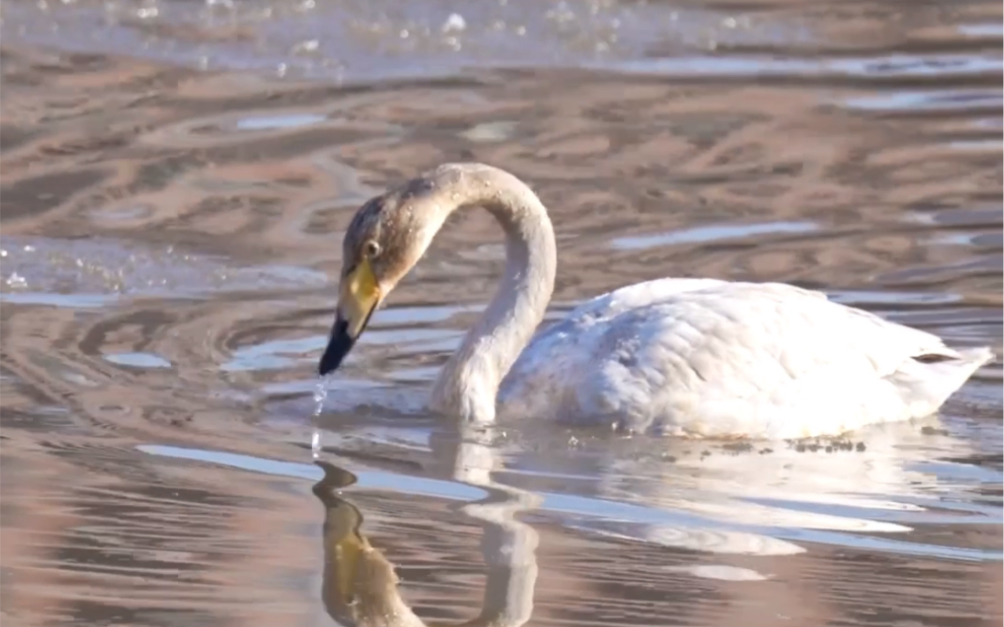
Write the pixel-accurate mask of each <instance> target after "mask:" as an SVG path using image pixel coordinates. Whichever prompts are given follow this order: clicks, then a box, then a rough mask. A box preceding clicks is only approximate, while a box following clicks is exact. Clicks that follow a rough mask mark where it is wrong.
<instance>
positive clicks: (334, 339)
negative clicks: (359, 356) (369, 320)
mask: <svg viewBox="0 0 1004 627" xmlns="http://www.w3.org/2000/svg"><path fill="white" fill-rule="evenodd" d="M355 343H356V341H355V339H353V338H352V337H351V336H350V335H349V324H348V322H346V321H344V320H338V321H337V322H335V327H334V328H333V329H332V330H331V339H329V340H328V346H327V348H325V349H324V354H323V355H321V361H320V363H318V365H317V373H318V374H319V375H320V376H322V377H323V376H324V375H326V374H328V373H329V372H334V371H335V370H337V369H338V367H339V366H341V365H342V360H344V359H345V356H346V355H348V354H349V351H350V350H352V345H353V344H355Z"/></svg>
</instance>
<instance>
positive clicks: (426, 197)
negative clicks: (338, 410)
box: [318, 163, 993, 439]
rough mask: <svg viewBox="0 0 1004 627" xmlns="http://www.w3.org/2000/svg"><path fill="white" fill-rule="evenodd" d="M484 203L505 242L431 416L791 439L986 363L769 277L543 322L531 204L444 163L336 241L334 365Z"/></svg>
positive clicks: (671, 286)
mask: <svg viewBox="0 0 1004 627" xmlns="http://www.w3.org/2000/svg"><path fill="white" fill-rule="evenodd" d="M470 207H483V208H484V209H486V210H488V211H489V212H490V213H491V214H492V215H493V216H494V217H495V219H496V220H497V221H498V223H499V225H500V226H501V227H502V230H503V231H504V232H505V244H506V265H505V271H504V276H503V278H502V280H501V284H500V286H499V288H498V291H497V292H496V294H495V296H494V297H493V298H492V300H491V302H490V303H489V304H488V306H487V308H486V309H485V311H484V313H483V315H482V316H481V318H480V319H479V320H478V322H477V323H475V324H474V326H473V327H472V328H471V329H470V330H469V331H468V333H467V335H466V336H465V337H464V339H463V341H462V343H461V345H460V347H459V349H458V350H457V351H456V352H455V353H454V354H453V355H452V356H451V357H450V358H449V360H448V361H447V362H446V364H445V365H444V366H443V368H442V370H441V371H440V374H439V376H438V378H437V380H436V381H435V383H434V385H433V388H432V392H431V395H430V400H429V406H430V409H432V410H433V411H435V412H437V413H439V414H444V415H448V416H453V417H456V418H459V419H462V420H465V421H470V422H475V423H492V422H494V421H495V420H496V417H497V416H513V417H517V416H526V417H539V418H545V417H546V418H551V419H555V420H558V421H561V422H565V423H573V424H606V425H611V426H613V427H615V428H618V429H624V430H627V431H630V432H636V433H641V432H644V433H654V434H663V435H677V436H684V437H694V438H748V439H790V438H806V437H820V436H830V435H839V434H842V433H845V432H849V431H853V430H855V429H858V428H859V427H862V426H864V425H868V424H872V423H879V422H892V421H902V420H909V419H912V418H917V417H922V416H926V415H929V414H932V413H934V412H936V411H937V409H938V408H939V407H940V406H941V405H942V404H943V403H944V402H945V401H946V400H947V399H948V397H949V396H950V395H951V394H952V393H954V392H955V391H956V390H957V389H959V388H960V387H961V386H962V385H963V383H965V381H966V380H967V379H968V378H969V377H970V376H971V375H972V374H973V373H974V372H975V371H976V369H977V368H979V367H980V366H981V365H983V364H984V363H986V362H987V361H989V360H990V359H991V358H992V357H993V353H992V352H991V350H990V349H989V348H988V347H980V348H967V349H952V348H949V347H948V346H946V345H945V344H944V342H943V341H942V340H941V339H940V338H938V337H937V336H935V335H932V334H930V333H926V332H923V331H919V330H917V329H913V328H910V327H906V326H903V325H900V324H896V323H893V322H889V321H887V320H884V319H882V318H880V317H878V316H876V315H873V314H871V313H868V312H865V311H862V310H859V309H855V308H852V307H848V306H845V305H841V304H839V303H835V302H833V301H830V300H828V299H827V297H826V295H825V294H823V293H820V292H815V291H811V290H806V289H802V288H799V287H795V286H792V285H786V284H781V283H748V282H729V281H723V280H717V279H697V278H685V279H682V278H665V279H656V280H653V281H647V282H643V283H637V284H634V285H629V286H627V287H622V288H620V289H617V290H614V291H612V292H609V293H607V294H603V295H601V296H597V297H595V298H593V299H591V300H589V301H586V302H584V303H582V304H581V305H580V306H578V307H577V308H575V309H574V310H573V311H572V312H571V313H570V314H569V315H568V316H567V317H566V318H565V319H564V320H562V321H559V322H557V323H555V324H553V325H551V326H550V327H548V328H546V329H544V330H543V331H542V332H541V333H539V334H538V335H537V336H536V338H534V339H533V341H532V342H531V341H530V340H531V337H532V336H533V334H534V332H535V330H536V329H537V326H538V325H539V324H540V323H541V321H542V319H543V316H544V312H545V309H546V308H547V304H548V301H549V300H550V297H551V292H552V291H553V288H554V277H555V270H556V265H557V254H556V250H555V248H556V246H555V239H554V229H553V227H552V225H551V221H550V219H549V217H548V214H547V209H546V208H545V207H544V205H543V204H542V203H541V201H540V199H539V198H538V197H537V195H536V194H534V192H533V191H532V190H531V189H530V188H529V187H528V186H527V185H526V184H525V183H523V182H522V181H520V180H519V179H518V178H516V177H515V176H514V175H512V174H510V173H508V172H506V171H505V170H502V169H499V168H497V167H494V166H490V165H485V164H481V163H447V164H443V165H440V166H439V167H437V168H435V169H433V170H431V171H428V172H426V173H424V174H422V175H420V176H418V177H417V178H414V179H412V180H410V181H407V182H405V183H404V184H402V185H400V186H398V187H396V188H394V189H391V190H389V191H387V192H386V193H384V194H382V195H379V196H376V197H374V198H372V199H370V200H369V201H367V202H366V203H365V204H364V205H363V206H362V207H360V208H359V210H358V211H357V212H356V214H355V216H354V217H353V219H352V221H351V222H350V224H349V226H348V228H347V230H346V232H345V236H344V239H343V242H342V269H341V284H340V288H339V297H338V304H337V310H336V316H335V322H334V325H333V326H332V329H331V334H330V338H329V341H328V344H327V347H326V348H325V350H324V353H323V354H322V356H321V359H320V362H319V367H318V371H319V374H320V375H321V376H322V377H323V376H325V375H327V374H328V373H330V372H332V371H334V370H336V369H337V368H338V367H339V366H340V365H341V363H342V361H343V359H344V358H345V356H346V355H347V354H348V353H349V351H350V350H351V349H352V346H353V344H354V343H355V342H356V340H357V339H358V338H359V336H360V335H361V334H362V333H363V331H364V330H365V328H366V325H367V323H368V322H369V320H370V316H371V315H372V314H373V311H374V310H375V309H376V308H377V307H378V306H379V305H380V304H381V303H382V302H383V301H384V300H385V298H386V297H387V295H388V294H390V292H391V291H392V290H393V289H394V287H395V285H397V283H398V282H399V281H400V280H401V278H402V277H404V276H405V275H406V274H407V273H408V271H409V270H410V269H411V268H412V267H413V266H414V265H415V264H416V263H417V262H418V260H419V259H420V258H421V257H422V255H423V254H424V253H425V250H426V249H427V248H428V246H429V244H430V242H431V241H432V238H433V237H434V236H435V235H436V233H437V232H438V231H439V229H440V228H441V227H442V225H443V223H444V221H445V220H446V218H447V216H449V215H450V214H451V213H453V212H454V211H457V210H459V209H466V208H470Z"/></svg>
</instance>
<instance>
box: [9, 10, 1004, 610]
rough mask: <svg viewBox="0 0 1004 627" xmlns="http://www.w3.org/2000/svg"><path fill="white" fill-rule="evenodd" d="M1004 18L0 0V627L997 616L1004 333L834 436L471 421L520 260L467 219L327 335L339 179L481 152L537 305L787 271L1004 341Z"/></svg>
mask: <svg viewBox="0 0 1004 627" xmlns="http://www.w3.org/2000/svg"><path fill="white" fill-rule="evenodd" d="M1001 19H1002V13H1001V9H1000V5H998V4H993V3H989V2H972V3H967V4H965V5H959V4H958V3H949V2H932V3H924V4H916V5H910V6H909V7H905V6H902V5H901V4H897V3H891V2H866V3H864V4H856V5H853V6H852V5H848V4H846V3H827V2H822V3H820V2H816V3H798V2H796V3H770V2H767V3H755V4H749V3H718V2H713V1H704V2H699V3H689V4H686V5H682V4H673V3H666V2H613V1H589V2H586V1H567V0H566V2H545V3H540V2H530V1H529V0H526V1H524V0H508V1H500V2H470V3H464V4H460V5H458V4H456V3H447V2H439V1H438V0H422V1H421V2H410V3H404V4H402V3H389V2H377V3H372V2H370V3H361V2H360V3H347V2H338V1H336V0H308V1H305V2H293V3H274V2H270V1H266V0H251V1H248V2H228V1H216V0H214V1H212V2H206V3H192V2H179V1H176V0H170V1H164V0H143V1H138V0H136V1H134V0H130V1H119V0H114V1H111V2H92V1H91V0H75V1H73V2H58V3H57V2H35V1H34V0H33V1H31V2H28V1H27V0H13V1H11V2H5V3H4V4H3V6H2V9H0V37H2V41H3V44H2V57H0V69H2V72H3V89H4V98H3V100H2V102H0V170H2V173H3V175H2V189H0V197H2V212H0V213H2V228H0V338H2V343H3V351H2V353H3V354H2V358H0V398H2V409H3V413H2V434H0V437H2V444H0V449H2V451H3V455H2V457H0V493H2V495H3V500H2V506H0V528H2V530H3V559H2V569H0V612H2V615H3V619H4V622H5V624H6V623H8V622H9V623H10V624H12V625H35V624H37V625H52V624H81V625H94V624H130V625H178V624H182V625H217V624H235V625H253V624H268V625H275V624H282V625H287V624H289V625H327V624H346V625H349V624H363V625H365V624H372V620H371V619H372V618H373V617H375V616H389V615H393V616H396V617H397V618H396V623H395V624H399V625H408V624H419V623H418V622H417V621H422V622H428V623H437V622H439V623H443V622H445V623H451V622H460V621H465V620H474V619H475V617H480V618H479V619H478V620H480V621H481V624H489V623H490V622H491V621H494V624H505V625H518V624H532V625H549V624H555V625H556V624H564V625H568V624H574V625H627V624H629V625H669V624H686V625H732V624H735V625H746V624H751V625H756V624H764V625H768V624H769V625H774V624H792V625H815V624H834V625H889V624H895V625H907V624H911V625H912V624H923V625H982V624H986V625H999V624H1000V622H1001V620H1002V618H1004V612H1002V606H1001V600H1000V599H1001V597H1000V594H999V591H1000V586H1001V585H1002V579H1004V574H1002V570H1004V569H1002V542H1001V536H1002V526H1004V525H1002V503H1004V497H1002V484H1004V476H1002V475H1004V470H1002V444H1001V443H1002V439H1004V433H1002V422H1001V415H1002V409H1004V400H1002V393H1001V372H1002V371H1001V366H1000V363H999V362H994V363H992V364H990V365H988V366H987V367H985V368H983V369H981V370H980V371H979V372H978V373H977V375H976V376H975V377H974V379H973V380H972V381H970V382H969V383H968V384H967V385H966V386H965V387H964V388H963V390H961V391H960V393H959V394H957V395H956V396H955V397H953V399H951V401H950V402H949V403H948V404H947V405H946V407H945V410H944V412H943V413H942V415H940V416H937V417H932V418H930V419H926V420H923V421H918V422H917V423H911V424H901V425H887V426H884V427H877V428H874V429H869V430H867V431H864V432H861V433H855V434H853V435H852V436H851V437H849V438H847V439H843V440H838V441H829V442H825V441H824V442H801V443H794V442H793V443H784V442H781V443H757V444H755V445H753V446H749V447H747V446H742V445H734V444H731V445H730V444H722V443H717V444H716V443H694V442H682V441H675V440H666V439H654V438H646V437H633V438H629V437H623V436H621V435H618V434H615V433H610V432H607V431H605V430H581V429H580V430H571V429H565V428H557V427H554V426H552V425H547V424H527V423H525V422H524V423H518V424H503V425H499V426H497V427H495V428H491V429H482V430H476V429H468V428H463V427H460V426H457V425H453V424H452V423H449V422H445V421H442V420H438V419H436V418H434V417H431V416H429V415H428V414H427V413H426V412H425V410H424V407H425V395H426V392H427V389H428V386H429V384H430V382H431V381H432V379H433V377H434V376H435V373H436V372H437V369H438V367H439V365H441V364H442V363H443V362H444V361H445V359H446V357H447V356H448V355H449V353H450V351H452V350H453V349H454V348H455V347H456V346H457V344H458V343H459V340H460V338H461V337H462V334H463V331H464V330H465V329H466V328H467V326H468V325H469V324H470V323H471V321H472V320H473V319H474V318H475V317H476V315H477V313H478V312H479V311H480V308H481V307H483V306H484V304H485V303H486V302H487V300H488V299H489V297H490V295H491V293H492V290H493V289H494V284H495V283H494V282H495V281H496V280H497V278H498V276H499V274H500V271H501V267H502V263H503V254H504V253H503V249H502V246H501V241H500V237H499V234H498V233H497V232H496V227H495V225H494V224H493V223H492V222H491V219H490V218H488V217H487V216H484V215H480V214H478V213H469V214H465V215H463V216H458V217H457V219H455V220H451V223H450V224H449V225H448V227H447V228H446V229H445V230H444V231H443V232H442V234H441V235H440V237H439V238H438V239H437V240H436V243H435V244H434V245H433V248H432V250H431V251H430V252H429V254H428V256H427V258H426V259H425V260H423V262H422V263H421V264H420V265H419V266H418V267H417V268H416V270H415V271H414V272H413V273H412V275H411V276H410V277H409V278H408V279H406V280H405V281H404V282H403V283H402V285H401V286H400V287H399V288H398V289H397V290H396V291H395V293H394V295H393V296H392V297H391V299H390V301H389V303H388V305H387V307H386V308H385V309H383V310H381V311H380V312H378V313H377V314H376V315H375V316H374V320H373V322H372V325H371V329H370V330H369V331H367V333H366V334H365V335H364V336H363V337H362V339H361V340H360V343H359V346H358V347H357V348H356V349H355V350H354V352H353V354H352V356H351V357H350V358H349V360H348V362H347V363H346V366H345V368H344V370H343V371H340V372H339V374H338V375H337V376H334V377H330V378H329V379H327V380H326V381H324V382H319V381H318V379H317V378H316V363H317V358H318V355H319V353H320V351H321V349H322V348H323V346H324V344H325V342H326V339H327V334H328V331H329V329H330V326H331V323H332V318H333V315H334V312H333V311H332V307H333V304H334V300H335V296H336V288H335V276H336V274H337V271H338V268H339V265H340V258H339V256H340V251H341V246H340V240H341V236H342V233H343V231H344V229H345V227H346V226H347V224H348V221H349V220H350V218H351V215H352V213H353V211H354V210H355V208H356V207H357V206H358V205H359V204H360V203H362V202H363V201H365V200H366V199H367V198H369V197H370V196H371V195H373V194H376V193H379V192H380V191H381V190H382V189H384V188H385V186H387V185H389V184H391V183H393V182H395V181H399V180H400V179H402V178H404V177H408V176H410V175H413V174H414V173H415V172H418V171H420V170H422V169H425V168H428V167H430V166H432V165H435V164H437V163H439V162H442V161H448V160H459V159H477V160H482V161H487V162H490V163H494V164H497V165H499V166H501V167H504V168H506V169H508V170H510V171H512V172H514V173H515V174H517V175H518V176H521V177H523V178H525V179H526V180H527V181H529V182H530V183H531V184H532V185H533V186H534V188H535V189H537V190H538V192H539V193H540V195H541V197H542V199H543V200H544V202H545V203H546V204H547V205H548V207H549V210H550V212H551V215H552V219H553V221H554V223H555V227H556V231H557V236H558V246H559V272H558V284H557V289H556V293H555V296H554V299H553V301H552V306H551V310H550V312H549V314H548V321H550V320H554V319H556V318H558V317H560V316H561V315H562V314H563V313H564V312H566V311H567V310H568V309H569V308H570V307H572V306H574V305H575V304H576V303H577V302H579V301H581V300H582V299H584V298H587V297H589V296H591V295H595V294H597V293H600V292H603V291H607V290H610V289H612V288H615V287H618V286H620V285H624V284H626V283H632V282H636V281H641V280H645V279H651V278H656V277H661V276H667V275H676V276H711V277H720V278H727V279H750V280H782V281H790V282H795V283H797V284H800V285H805V286H809V287H814V288H820V289H824V290H826V291H828V292H829V293H830V294H831V295H832V296H833V297H834V298H835V299H837V300H840V301H841V302H846V303H849V304H852V305H855V306H859V307H863V308H865V309H869V310H872V311H876V312H879V313H881V314H882V315H884V316H887V317H889V318H891V319H894V320H896V321H899V322H903V323H906V324H910V325H913V326H917V327H919V328H923V329H926V330H929V331H932V332H935V333H938V334H940V335H942V336H943V337H945V338H946V339H947V340H948V341H949V342H951V343H953V344H955V345H959V346H977V345H986V344H989V345H991V346H993V347H994V349H995V350H996V351H997V352H998V354H1000V352H1001V350H1002V346H1001V345H1002V341H1001V337H1002V334H1001V325H1002V314H1001V311H1002V302H1001V293H1002V279H1001V270H1000V268H1001V263H1002V252H1001V251H1002V239H1004V238H1002V229H1001V223H1002V218H1001V216H1002V207H1001V195H1000V190H1001V186H1002V183H1004V181H1002V179H1004V173H1002V171H1004V168H1002V160H1001V140H1000V137H1001V135H1000V134H1001V130H1002V123H1001V112H1002V90H1001V76H1002V72H1001V45H1002V29H1001V27H1000V24H1001ZM404 33H406V34H404ZM333 621H334V622H333ZM409 621H411V622H409Z"/></svg>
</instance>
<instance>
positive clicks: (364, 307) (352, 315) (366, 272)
mask: <svg viewBox="0 0 1004 627" xmlns="http://www.w3.org/2000/svg"><path fill="white" fill-rule="evenodd" d="M379 304H380V286H379V285H378V284H377V281H376V277H374V276H373V267H372V266H371V265H370V262H369V259H363V260H362V261H360V262H359V263H358V264H357V265H356V267H355V268H353V269H352V271H350V272H349V273H348V274H347V275H346V276H345V278H344V279H343V280H342V285H341V290H340V293H339V295H338V314H337V316H336V318H335V326H334V327H332V329H331V338H330V339H328V347H327V348H326V349H324V355H322V356H321V363H320V364H319V365H318V368H317V370H318V372H319V373H320V375H321V376H322V377H323V376H324V375H326V374H328V373H329V372H331V371H333V370H336V369H337V368H338V366H340V365H341V364H342V360H343V359H345V356H346V355H348V354H349V351H350V350H352V346H353V345H354V344H355V343H356V340H357V339H359V336H360V335H362V333H363V331H364V330H365V329H366V325H367V324H368V323H369V321H370V316H372V315H373V311H374V310H375V309H376V308H377V305H379Z"/></svg>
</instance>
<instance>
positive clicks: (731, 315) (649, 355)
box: [500, 279, 991, 438]
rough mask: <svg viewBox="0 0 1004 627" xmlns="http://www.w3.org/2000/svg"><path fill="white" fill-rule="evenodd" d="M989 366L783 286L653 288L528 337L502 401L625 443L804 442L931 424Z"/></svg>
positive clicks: (607, 298)
mask: <svg viewBox="0 0 1004 627" xmlns="http://www.w3.org/2000/svg"><path fill="white" fill-rule="evenodd" d="M990 358H991V353H990V351H989V350H988V349H985V348H981V349H971V350H968V351H956V350H953V349H951V348H948V347H946V346H945V345H944V343H943V342H942V340H941V339H940V338H938V337H937V336H935V335H932V334H930V333H926V332H923V331H919V330H916V329H912V328H909V327H905V326H902V325H899V324H895V323H892V322H889V321H886V320H883V319H882V318H879V317H878V316H875V315H873V314H870V313H868V312H865V311H861V310H858V309H853V308H850V307H846V306H844V305H840V304H838V303H834V302H832V301H830V300H828V299H827V298H826V296H825V295H824V294H821V293H819V292H814V291H810V290H804V289H801V288H797V287H794V286H790V285H784V284H778V283H731V282H725V281H717V280H713V279H662V280H657V281H650V282H647V283H639V284H637V285H632V286H629V287H625V288H622V289H619V290H616V291H614V292H610V293H609V294H605V295H603V296H600V297H598V298H595V299H593V300H591V301H588V302H586V303H584V304H582V305H581V306H579V307H578V308H576V309H575V310H574V311H572V312H571V313H570V314H569V316H568V317H567V318H566V319H564V320H562V321H560V322H558V323H556V324H555V325H553V326H551V327H549V328H548V329H546V330H545V331H544V332H543V333H541V334H540V335H538V337H537V338H535V340H534V341H533V342H532V343H531V344H530V345H529V346H528V347H527V348H526V350H525V351H524V352H523V353H522V354H521V356H520V358H519V360H518V361H517V362H516V364H515V365H514V367H513V369H512V371H510V373H509V375H508V376H507V378H506V380H505V381H504V382H503V388H502V391H501V393H500V401H501V408H502V411H503V412H504V413H506V414H519V415H532V416H535V417H553V418H557V419H561V420H565V421H574V422H599V423H608V424H610V423H616V424H619V425H621V426H623V427H626V428H630V429H633V430H636V431H658V432H665V433H673V434H682V435H692V436H702V437H768V438H792V437H809V436H815V435H825V434H837V433H842V432H845V431H849V430H852V429H855V428H858V427H860V426H863V425H865V424H870V423H875V422H885V421H893V420H905V419H909V418H914V417H919V416H924V415H928V414H931V413H933V412H934V411H936V410H937V409H938V407H940V406H941V405H942V404H943V403H944V402H945V400H946V399H947V398H948V396H950V395H951V394H952V393H953V392H954V391H955V390H957V389H958V388H959V387H960V386H961V385H962V384H963V383H964V382H965V380H966V379H968V378H969V377H970V376H971V375H972V373H973V372H974V371H975V370H976V369H977V368H978V367H979V366H980V365H982V364H983V363H985V362H986V361H988V360H989V359H990Z"/></svg>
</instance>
